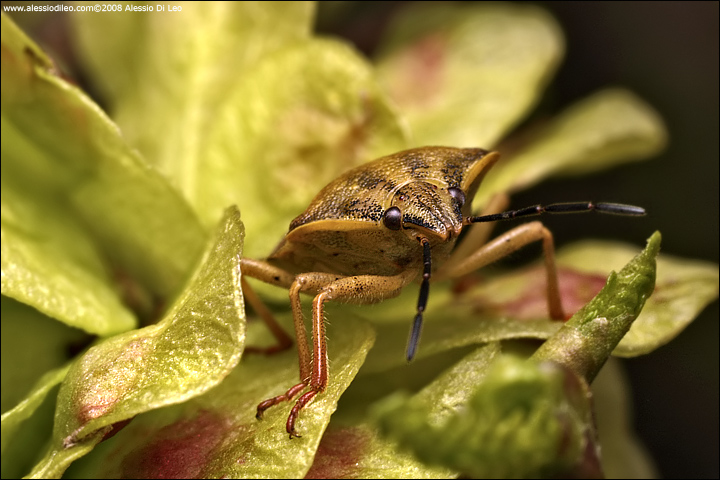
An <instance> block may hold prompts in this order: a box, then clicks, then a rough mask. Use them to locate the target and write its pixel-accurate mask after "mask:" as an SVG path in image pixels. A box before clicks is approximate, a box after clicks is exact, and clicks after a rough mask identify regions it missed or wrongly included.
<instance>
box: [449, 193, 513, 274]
mask: <svg viewBox="0 0 720 480" xmlns="http://www.w3.org/2000/svg"><path fill="white" fill-rule="evenodd" d="M508 205H510V197H508V196H507V195H506V194H504V193H498V194H497V195H493V197H492V198H491V199H490V201H489V202H488V204H487V205H486V206H485V208H484V209H483V211H482V212H481V215H483V216H487V215H493V214H496V213H500V212H502V211H503V210H505V209H506V208H507V207H508ZM494 226H495V223H494V222H483V223H480V224H477V225H472V226H471V227H472V228H470V231H469V232H467V233H466V234H465V236H464V237H463V238H462V240H461V241H460V243H459V244H458V245H457V246H456V247H455V249H454V250H453V252H452V254H451V255H450V258H448V259H447V260H446V261H445V263H444V264H443V266H442V267H441V270H443V271H445V270H446V269H452V267H453V266H454V265H456V264H458V263H459V262H461V261H462V260H463V259H464V258H466V257H468V256H469V255H470V254H472V253H473V252H474V251H476V250H477V249H478V248H480V247H482V246H483V245H485V244H486V243H487V241H488V239H489V238H490V234H491V233H492V229H493V227H494ZM468 227H470V226H468ZM468 227H465V228H468ZM463 230H464V229H463ZM436 275H437V274H436Z"/></svg>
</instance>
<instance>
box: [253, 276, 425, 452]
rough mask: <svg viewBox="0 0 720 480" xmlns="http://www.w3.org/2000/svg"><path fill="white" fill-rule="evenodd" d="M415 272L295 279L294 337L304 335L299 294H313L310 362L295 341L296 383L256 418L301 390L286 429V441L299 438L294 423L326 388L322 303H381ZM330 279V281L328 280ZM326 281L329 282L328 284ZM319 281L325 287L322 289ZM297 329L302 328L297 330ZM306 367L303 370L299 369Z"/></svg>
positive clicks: (264, 405) (260, 409) (262, 407)
mask: <svg viewBox="0 0 720 480" xmlns="http://www.w3.org/2000/svg"><path fill="white" fill-rule="evenodd" d="M417 273H418V272H417V271H414V270H410V271H406V272H403V273H401V274H399V275H395V276H379V275H358V276H354V277H341V278H338V276H331V275H329V274H326V273H320V272H318V273H307V274H302V275H298V276H297V278H296V280H295V282H293V286H292V287H291V289H290V292H291V293H290V295H291V304H292V305H293V316H294V318H295V325H296V333H298V332H300V331H302V334H301V335H302V336H303V337H304V335H305V327H304V322H303V319H302V311H301V310H300V299H299V293H300V292H313V291H317V292H318V293H317V295H316V296H315V298H314V299H313V307H312V344H313V355H312V362H310V361H309V360H304V358H308V359H309V354H307V355H305V354H301V353H300V350H302V349H303V347H302V344H304V345H305V347H304V348H305V349H307V343H306V342H303V341H301V339H300V338H298V354H299V356H300V357H301V360H300V361H301V368H300V380H301V382H300V383H298V384H297V385H295V386H293V387H292V388H291V389H290V390H288V391H287V392H286V394H284V395H280V396H278V397H275V398H271V399H269V400H266V401H265V402H262V403H261V404H260V405H258V417H260V416H262V413H263V412H264V411H265V410H266V409H267V408H269V407H271V406H272V405H276V404H278V403H280V402H282V401H286V400H290V399H291V398H292V397H293V396H295V395H297V394H298V393H300V392H301V391H302V390H304V389H305V388H307V387H309V388H310V389H309V390H308V391H307V392H306V393H304V394H303V395H301V396H300V398H298V400H297V402H296V403H295V405H294V406H293V408H292V410H291V411H290V415H289V416H288V420H287V424H286V429H287V432H288V434H290V438H292V437H299V435H298V434H297V433H296V432H295V423H296V421H297V418H298V415H299V413H300V411H301V410H302V409H303V408H304V407H305V406H306V405H307V404H308V403H309V402H310V401H311V400H312V399H313V398H314V397H315V396H316V395H317V394H318V393H321V392H323V391H324V390H325V389H326V388H327V385H328V381H329V380H328V379H329V372H328V358H327V343H326V340H325V302H326V301H328V300H337V301H340V302H345V303H356V304H368V303H376V302H379V301H382V300H384V299H386V298H392V297H395V296H397V295H398V294H399V293H400V291H401V290H402V288H403V287H404V286H406V285H407V284H408V283H410V282H411V281H412V280H413V279H414V278H415V277H416V276H417ZM331 277H332V280H330V278H331ZM328 280H330V281H328ZM323 281H325V284H324V285H322V283H323ZM299 325H301V326H302V327H301V328H300V327H299ZM303 364H306V365H308V367H307V369H306V368H305V367H303V366H302V365H303Z"/></svg>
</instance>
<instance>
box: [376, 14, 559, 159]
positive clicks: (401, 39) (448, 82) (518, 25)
mask: <svg viewBox="0 0 720 480" xmlns="http://www.w3.org/2000/svg"><path fill="white" fill-rule="evenodd" d="M388 30H389V32H390V38H389V39H388V40H387V42H386V47H385V49H384V50H385V52H386V53H384V55H382V56H381V60H380V63H379V66H378V73H379V75H380V78H381V80H382V83H383V85H384V86H385V87H386V89H387V91H388V92H389V93H390V95H391V97H392V99H393V100H394V101H395V102H396V103H397V104H398V105H399V107H400V108H401V110H402V112H403V113H404V114H405V115H406V118H407V119H408V122H409V123H410V126H411V128H412V132H413V138H414V145H416V146H423V145H452V146H455V147H485V148H492V147H493V146H494V145H495V144H496V143H497V142H498V140H500V138H501V137H502V136H503V135H504V134H506V133H507V132H508V130H510V129H511V128H512V127H513V126H514V125H515V124H516V123H517V122H518V121H519V120H521V119H522V116H523V115H524V114H525V113H526V112H527V111H528V110H529V109H530V108H531V107H532V106H533V105H534V104H535V103H536V102H537V100H538V98H539V96H540V94H541V92H542V90H543V89H544V87H545V85H546V83H547V82H548V80H549V79H550V78H551V76H552V74H553V73H554V71H555V69H556V68H557V65H558V63H559V61H560V58H561V57H562V54H563V49H564V46H563V37H562V32H561V31H560V28H559V27H558V25H557V23H556V22H555V20H554V19H553V18H552V17H551V16H550V15H548V14H547V12H545V11H544V10H541V9H539V8H537V7H534V6H531V5H511V4H492V5H478V4H474V5H446V4H439V3H438V4H423V3H418V4H415V5H413V6H412V7H411V8H407V9H404V10H403V12H402V15H401V16H400V17H399V20H398V22H397V23H396V24H395V25H394V26H393V27H392V28H390V29H388Z"/></svg>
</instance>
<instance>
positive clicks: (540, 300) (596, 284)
mask: <svg viewBox="0 0 720 480" xmlns="http://www.w3.org/2000/svg"><path fill="white" fill-rule="evenodd" d="M522 275H523V276H524V277H525V280H526V281H527V285H529V286H528V287H527V288H526V289H525V291H524V292H522V293H521V294H520V295H518V296H517V297H515V298H513V299H512V300H511V301H506V302H494V301H493V300H492V299H489V298H487V297H484V298H481V305H482V309H483V310H493V311H497V312H501V313H503V314H506V315H509V316H512V317H514V318H518V319H522V320H531V319H537V318H547V317H548V307H547V290H546V287H545V269H544V268H542V267H540V268H533V269H532V270H529V271H527V272H524V273H522ZM558 281H559V284H560V298H561V299H562V306H563V309H564V310H565V316H566V318H565V319H566V320H567V319H569V318H570V317H571V316H572V315H574V314H575V313H576V312H577V311H578V310H579V309H580V308H581V307H583V306H584V305H585V304H586V303H588V302H589V301H590V300H592V299H593V297H595V295H597V294H598V293H599V292H600V290H602V288H603V287H604V286H605V282H606V281H607V278H606V277H605V276H603V275H598V274H591V273H585V272H578V271H576V270H572V269H569V268H562V269H559V270H558Z"/></svg>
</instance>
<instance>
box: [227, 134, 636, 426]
mask: <svg viewBox="0 0 720 480" xmlns="http://www.w3.org/2000/svg"><path fill="white" fill-rule="evenodd" d="M498 158H499V155H498V154H497V153H496V152H489V151H486V150H482V149H479V148H450V147H424V148H416V149H412V150H406V151H402V152H399V153H396V154H393V155H389V156H387V157H383V158H380V159H378V160H375V161H373V162H370V163H367V164H365V165H362V166H360V167H357V168H355V169H353V170H350V171H349V172H347V173H345V174H344V175H342V176H341V177H339V178H337V179H336V180H334V181H333V182H331V183H330V184H328V185H327V186H326V187H325V188H323V189H322V190H321V191H320V193H318V195H317V196H316V197H315V198H314V200H313V201H312V202H311V203H310V206H309V207H308V208H307V210H305V212H303V213H302V214H301V215H299V216H298V217H297V218H295V219H294V220H293V221H292V222H291V223H290V229H289V231H288V233H287V234H286V235H285V237H284V238H283V239H282V241H281V242H280V244H279V245H278V246H277V248H276V249H275V250H274V251H273V253H272V254H271V255H270V256H269V257H268V258H266V259H264V260H251V259H243V260H242V264H241V268H242V273H243V275H244V276H248V277H252V278H257V279H259V280H261V281H263V282H266V283H269V284H273V285H277V286H280V287H284V288H288V289H289V292H290V305H291V308H292V312H293V318H294V325H295V337H296V339H297V343H298V358H299V363H300V383H298V384H297V385H295V386H293V387H291V388H290V389H289V390H288V391H287V392H286V393H284V394H282V395H278V396H277V397H273V398H270V399H268V400H265V401H264V402H262V403H260V404H259V405H258V407H257V417H258V418H261V417H262V415H263V412H264V411H265V410H266V409H268V408H270V407H271V406H273V405H277V404H279V403H281V402H284V401H289V400H292V399H293V398H294V397H296V396H297V395H299V394H300V393H301V392H303V391H305V390H307V391H306V392H305V393H303V394H302V395H300V396H299V398H298V399H297V401H296V403H295V405H294V406H293V407H292V409H291V411H290V414H289V416H288V419H287V424H286V429H287V432H288V433H289V434H290V437H291V438H292V437H293V436H299V435H298V434H297V433H296V432H295V423H296V420H297V418H298V414H299V413H300V411H301V410H302V409H303V408H304V407H305V406H306V405H307V404H308V403H309V402H310V401H311V400H312V399H313V398H314V397H315V396H316V395H317V394H319V393H321V392H323V391H324V390H325V388H326V387H327V385H328V381H329V373H328V361H327V346H326V343H325V324H324V314H323V310H324V305H325V302H326V301H329V300H334V301H339V302H347V303H356V304H370V303H375V302H380V301H382V300H384V299H386V298H391V297H394V296H396V295H398V294H399V293H400V291H401V290H402V289H403V288H404V287H406V286H407V285H409V284H410V283H411V282H413V281H415V280H416V279H420V293H419V296H418V302H417V310H416V313H415V318H414V321H413V324H412V328H411V333H410V338H409V341H408V347H407V351H406V357H407V360H408V361H410V360H412V358H413V357H414V356H415V353H416V351H417V347H418V344H419V341H420V332H421V327H422V319H423V312H424V311H425V306H426V305H427V301H428V296H429V289H430V280H431V279H432V280H433V281H439V280H445V279H450V278H457V277H459V276H462V275H465V274H467V273H470V272H471V271H474V270H477V269H479V268H481V267H483V266H485V265H488V264H490V263H492V262H494V261H496V260H498V259H500V258H502V257H504V256H506V255H508V254H510V253H511V252H513V251H515V250H518V249H519V248H521V247H523V246H525V245H527V244H529V243H531V242H535V241H542V246H543V252H544V256H545V271H546V283H547V285H546V294H547V304H548V312H549V315H550V317H551V318H553V319H558V320H560V319H564V318H565V313H564V311H563V308H562V303H561V300H560V292H559V288H558V278H557V269H556V267H555V254H554V246H553V237H552V234H551V233H550V231H549V230H547V229H546V228H545V227H544V226H543V225H542V223H540V222H538V221H534V222H530V223H525V224H522V225H520V226H518V227H515V228H513V229H512V230H510V231H508V232H506V233H504V234H502V235H501V236H499V237H497V238H495V239H494V240H492V241H489V242H488V241H487V239H488V237H489V235H490V224H489V223H486V222H494V221H497V220H507V219H512V218H518V217H526V216H532V215H540V214H543V213H575V212H587V211H592V210H595V211H598V212H603V213H611V214H617V215H644V214H645V211H644V210H643V209H642V208H640V207H635V206H631V205H622V204H615V203H592V202H576V203H559V204H551V205H546V206H541V205H536V206H533V207H528V208H522V209H519V210H511V211H505V212H503V211H502V210H504V209H505V208H506V207H507V198H506V197H497V198H495V199H494V200H493V201H491V202H490V205H489V206H488V207H486V211H484V212H482V215H478V216H473V215H471V212H470V208H471V203H472V202H471V200H472V198H473V196H474V195H475V192H476V191H477V189H478V187H479V186H480V182H481V181H482V179H483V177H484V176H485V174H486V173H487V172H488V171H489V169H490V168H491V167H492V166H493V165H494V164H495V162H496V161H497V160H498ZM474 224H479V225H475V226H473V225H474ZM471 226H473V228H470V231H469V232H467V233H466V235H465V236H464V237H463V241H462V242H461V243H459V244H457V245H456V242H457V240H458V237H459V236H460V233H461V232H463V231H464V230H465V229H468V228H469V227H471ZM243 288H244V289H245V297H246V298H247V300H248V302H249V303H250V304H251V305H252V306H253V308H255V310H256V312H257V313H258V314H259V315H260V316H261V317H262V318H263V319H264V320H265V322H266V323H267V324H268V326H269V327H270V329H271V331H272V332H273V334H274V335H275V337H276V339H277V341H278V343H277V345H276V346H274V347H271V348H270V349H266V350H265V352H266V353H270V352H272V351H278V350H282V349H285V348H288V347H289V346H290V345H291V344H292V341H291V339H290V337H289V336H288V335H287V334H286V333H285V332H284V331H283V330H282V328H280V326H279V325H278V324H277V323H276V322H275V321H274V319H273V318H272V315H271V313H270V312H269V311H268V310H267V308H265V307H264V306H263V304H262V302H261V301H260V299H259V298H258V297H257V295H256V294H255V293H254V292H253V291H252V290H251V289H250V288H249V286H248V285H247V283H246V282H244V280H243ZM301 293H304V294H310V295H313V296H314V299H313V303H312V355H311V353H310V350H309V348H308V342H307V335H306V332H305V323H304V320H303V313H302V308H301V301H300V294H301Z"/></svg>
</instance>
